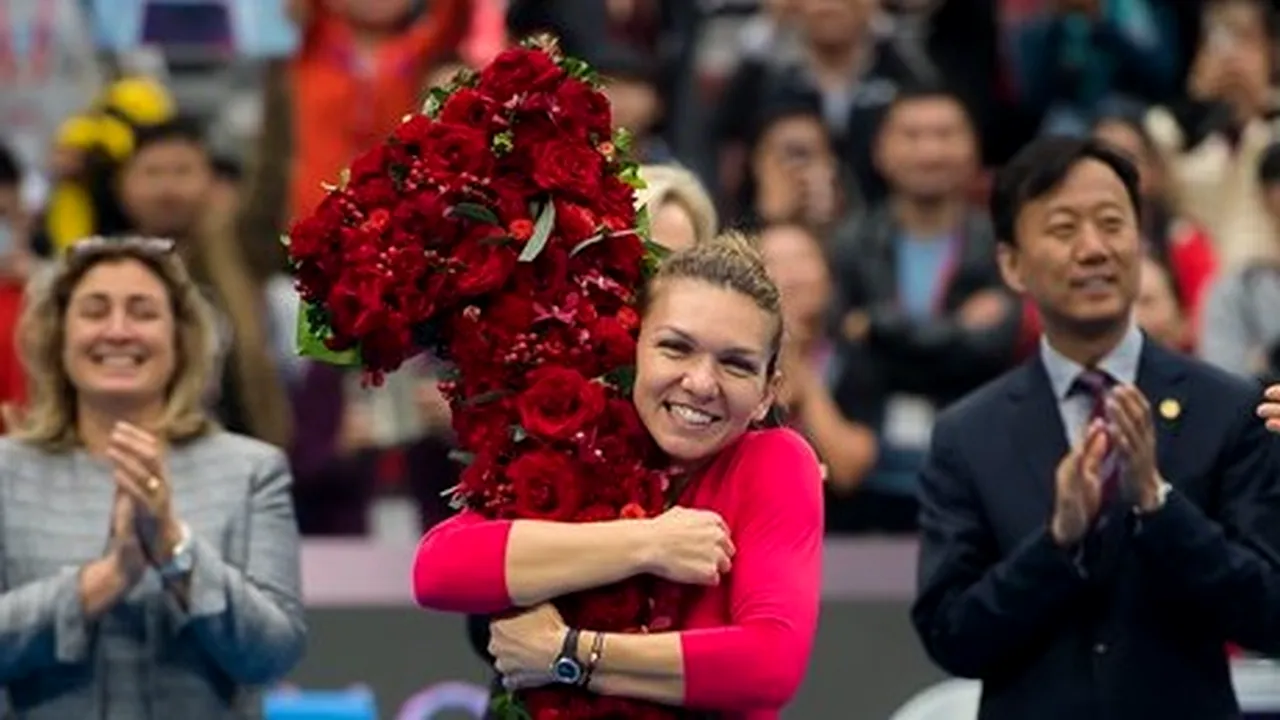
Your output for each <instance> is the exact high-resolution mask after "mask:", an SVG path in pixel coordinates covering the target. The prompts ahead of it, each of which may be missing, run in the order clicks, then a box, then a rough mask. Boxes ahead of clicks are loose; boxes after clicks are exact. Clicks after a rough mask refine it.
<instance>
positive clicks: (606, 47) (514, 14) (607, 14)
mask: <svg viewBox="0 0 1280 720" xmlns="http://www.w3.org/2000/svg"><path fill="white" fill-rule="evenodd" d="M506 4H507V28H508V31H509V32H510V35H511V37H512V38H513V39H516V40H520V39H523V38H526V37H528V36H529V35H532V34H535V33H538V32H550V33H551V34H553V35H555V36H556V37H557V38H558V39H559V41H560V46H561V48H562V49H563V50H564V51H565V52H566V53H568V54H570V55H573V56H576V57H580V58H582V59H583V60H586V61H587V62H590V63H592V64H593V65H595V66H597V68H598V69H600V68H604V67H606V66H608V65H610V64H613V63H615V62H617V61H616V60H614V59H611V58H617V57H619V56H632V57H634V58H637V59H638V61H639V62H640V63H642V64H643V66H644V67H645V72H644V77H645V79H646V83H645V84H648V85H651V86H652V87H653V88H655V89H656V90H657V96H658V98H659V100H660V102H661V105H662V106H663V107H662V112H661V117H660V122H657V123H656V124H655V125H654V126H653V127H652V128H650V131H651V132H650V134H651V135H652V136H653V137H654V138H655V139H660V140H661V142H662V145H663V146H665V147H667V148H669V149H670V152H671V153H673V154H674V156H676V157H678V158H680V160H681V162H683V163H684V164H685V165H687V166H689V167H691V168H694V169H695V171H696V172H697V174H698V175H699V176H707V175H708V173H709V171H710V166H711V165H712V163H713V159H712V158H711V157H710V153H709V150H708V148H707V144H706V141H705V137H704V136H703V121H702V113H703V108H702V106H701V103H700V102H699V96H698V94H697V93H698V87H697V77H696V74H695V73H694V72H693V60H694V54H695V49H696V45H697V42H698V39H699V30H700V27H701V21H702V10H701V9H700V7H699V3H697V2H690V0H507V3H506ZM606 74H607V73H606ZM620 124H622V125H623V126H624V127H627V128H628V129H631V130H637V128H635V127H633V126H632V125H629V124H627V122H625V121H624V122H621V123H620ZM647 161H649V162H665V158H661V157H650V158H648V159H647Z"/></svg>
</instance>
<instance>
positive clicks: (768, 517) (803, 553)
mask: <svg viewBox="0 0 1280 720" xmlns="http://www.w3.org/2000/svg"><path fill="white" fill-rule="evenodd" d="M755 445H756V447H754V448H752V453H751V454H752V456H751V457H746V458H743V460H742V462H741V463H740V464H739V465H738V466H737V467H738V472H737V474H736V475H735V476H734V477H733V479H732V481H733V482H735V483H744V484H745V485H746V487H743V488H742V490H741V493H740V498H741V501H742V505H741V507H740V511H739V513H740V514H739V515H738V517H737V518H736V520H737V521H738V523H739V524H738V525H737V527H736V532H735V537H734V540H735V542H736V544H737V548H738V553H737V555H736V556H735V558H734V569H733V572H732V574H731V575H730V576H729V578H728V581H729V583H730V590H729V601H730V615H731V617H732V619H733V624H732V625H729V626H726V627H719V628H707V629H698V630H685V631H682V632H670V633H654V634H649V635H631V634H616V633H606V634H605V638H604V646H603V652H602V654H601V656H600V660H599V663H598V665H597V666H596V670H595V672H594V673H593V676H592V677H593V679H592V682H591V688H592V690H594V691H596V692H599V693H601V694H606V695H622V696H626V697H632V698H638V699H646V700H653V701H657V702H662V703H668V704H672V705H684V706H687V707H691V708H702V709H708V710H718V711H741V710H749V709H766V708H767V709H776V708H779V707H782V706H783V705H785V704H786V703H787V702H788V701H789V700H790V699H791V697H792V696H793V695H794V694H795V692H796V690H797V689H798V688H799V686H800V682H801V680H802V679H803V678H804V674H805V670H806V668H807V667H808V661H809V653H810V651H811V649H812V647H813V638H814V634H815V633H816V632H817V624H818V604H819V596H820V593H821V576H822V479H821V474H820V470H819V466H818V462H817V458H816V457H814V455H813V451H812V450H811V449H810V448H809V447H808V446H807V445H806V444H805V442H804V440H803V439H801V438H800V437H799V436H798V435H796V434H794V433H791V432H785V431H775V432H771V433H769V434H768V435H762V436H760V438H759V439H758V440H756V441H755ZM594 635H595V634H594V633H584V634H583V637H582V638H581V640H580V641H579V648H580V651H581V652H580V654H579V657H580V658H586V657H587V653H589V651H590V648H591V643H593V642H594Z"/></svg>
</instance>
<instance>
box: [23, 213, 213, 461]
mask: <svg viewBox="0 0 1280 720" xmlns="http://www.w3.org/2000/svg"><path fill="white" fill-rule="evenodd" d="M172 247H173V243H172V241H169V240H163V239H159V238H138V237H124V238H97V237H95V238H89V239H87V240H82V241H80V242H79V243H77V244H76V245H74V246H72V247H71V248H70V249H69V251H68V252H67V253H66V254H65V255H64V256H63V258H62V259H61V260H60V261H59V263H58V266H57V267H56V269H55V270H54V272H53V275H52V277H48V278H40V279H37V280H35V281H33V282H32V284H31V286H30V288H29V292H28V298H27V302H26V305H25V307H24V308H23V311H22V316H21V318H20V319H19V320H18V329H17V342H18V355H19V358H20V360H21V362H22V365H23V368H24V369H25V371H26V373H27V380H28V383H29V385H30V394H29V397H30V402H29V405H28V407H27V409H26V410H25V411H23V412H21V413H11V417H10V418H7V419H6V425H7V426H8V427H10V428H11V430H10V434H11V435H13V436H14V437H16V438H18V439H19V440H24V441H26V442H29V443H32V444H35V445H38V446H41V447H44V448H45V449H48V450H55V451H57V450H66V449H70V448H72V447H74V446H75V445H77V444H78V443H79V442H80V438H79V437H78V436H77V433H76V413H77V409H76V408H77V405H76V388H75V386H73V385H72V384H71V378H70V377H68V375H67V370H66V367H65V366H64V364H63V360H62V353H63V344H64V343H65V341H66V318H67V308H68V305H69V304H70V302H71V296H72V294H73V293H74V292H75V289H76V287H77V286H78V285H79V284H80V281H81V280H82V279H83V278H84V276H85V275H86V274H87V273H88V272H89V271H90V270H91V269H93V268H95V267H97V266H98V265H102V264H104V263H120V262H126V261H134V262H138V263H140V264H142V265H143V266H144V267H146V268H147V269H148V270H150V271H151V272H152V273H153V274H154V275H155V276H156V277H157V278H159V279H160V281H161V283H163V284H164V287H165V291H166V292H167V293H168V295H169V305H170V308H171V309H172V312H173V318H174V335H175V337H174V343H175V349H176V356H177V362H176V365H175V368H174V374H173V378H172V379H171V380H170V383H169V388H168V395H167V397H166V399H165V407H164V412H163V414H162V415H161V419H160V426H159V427H158V428H157V432H159V433H160V434H161V435H162V436H163V437H165V438H166V439H168V440H169V441H170V442H174V443H177V442H182V441H185V440H190V439H192V438H194V437H197V436H199V435H202V434H204V433H206V432H209V431H210V430H211V429H213V427H214V423H213V421H212V419H211V418H210V417H209V415H208V413H207V412H206V409H205V405H204V400H205V392H206V390H207V389H208V387H209V382H210V379H211V376H212V373H213V352H214V343H215V330H214V320H213V311H212V309H211V308H210V307H209V304H208V303H207V302H206V301H205V299H204V297H203V296H202V295H201V293H200V291H199V289H198V288H197V287H196V285H195V283H194V282H192V280H191V277H190V276H189V275H188V274H187V270H186V268H185V267H184V266H183V264H182V261H181V260H180V259H179V258H178V256H177V255H176V254H175V253H174V252H173V251H172Z"/></svg>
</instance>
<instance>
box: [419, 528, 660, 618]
mask: <svg viewBox="0 0 1280 720" xmlns="http://www.w3.org/2000/svg"><path fill="white" fill-rule="evenodd" d="M648 527H649V526H648V525H647V524H646V521H644V520H614V521H611V522H599V523H581V524H570V523H555V522H542V521H537V520H514V521H513V520H486V519H484V518H482V517H481V516H480V515H478V514H476V513H473V512H463V513H462V514H460V515H457V516H455V517H453V518H450V519H449V520H446V521H445V522H443V523H441V524H439V525H437V526H436V527H434V528H432V529H431V531H430V532H428V533H427V534H426V536H425V537H423V538H422V542H421V544H419V545H418V553H417V555H416V556H415V557H414V560H413V597H414V600H415V601H417V603H418V604H419V605H421V606H423V607H427V608H432V609H434V610H444V611H450V612H470V613H494V612H501V611H503V610H508V609H510V608H511V607H513V606H514V607H529V606H532V605H537V604H538V603H540V602H543V601H545V600H549V599H551V598H554V597H559V596H561V595H566V594H568V593H571V592H577V591H579V590H585V589H588V588H595V587H600V586H602V585H608V584H610V583H614V582H618V581H619V580H624V579H626V578H629V577H633V576H635V575H639V574H641V573H644V572H646V571H647V569H648V568H649V567H650V564H651V560H652V559H653V558H654V557H655V553H656V552H657V550H656V541H657V540H659V538H656V537H653V536H652V534H650V533H647V532H646V530H648Z"/></svg>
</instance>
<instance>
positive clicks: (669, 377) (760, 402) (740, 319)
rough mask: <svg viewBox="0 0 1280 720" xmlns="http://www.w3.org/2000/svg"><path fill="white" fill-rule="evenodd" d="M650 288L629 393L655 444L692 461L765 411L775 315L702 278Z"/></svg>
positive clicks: (773, 351) (702, 457)
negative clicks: (634, 378) (631, 392)
mask: <svg viewBox="0 0 1280 720" xmlns="http://www.w3.org/2000/svg"><path fill="white" fill-rule="evenodd" d="M652 293H653V294H652V296H651V299H650V302H649V305H648V308H647V311H646V312H645V315H644V321H643V324H642V325H641V331H640V342H639V348H638V352H637V357H636V382H635V388H634V390H633V399H634V400H635V405H636V410H637V411H638V412H639V414H640V419H641V420H642V421H643V422H644V424H645V427H647V428H648V430H649V433H650V434H651V435H652V436H653V438H654V440H655V441H657V443H658V446H659V447H661V448H662V449H663V451H665V452H666V453H667V454H668V455H669V456H671V458H672V459H674V460H676V461H677V462H680V463H682V464H692V463H697V462H699V461H701V460H705V459H707V458H710V457H711V456H713V455H714V454H715V453H716V452H718V451H719V450H720V449H721V448H723V447H725V446H726V445H728V444H729V443H731V442H733V441H734V440H736V439H737V438H738V437H739V436H741V435H742V434H743V433H744V432H746V430H747V428H748V427H749V426H750V425H751V423H752V422H757V421H760V420H762V419H763V418H764V416H765V414H766V413H767V412H768V409H769V406H770V404H771V403H772V402H773V394H774V393H773V385H772V382H771V381H772V374H773V368H774V364H775V363H774V360H775V356H776V354H777V348H776V344H777V337H778V330H779V328H778V323H779V320H778V318H777V317H775V316H773V315H771V314H770V313H769V312H767V311H766V310H764V309H762V308H760V307H759V305H757V304H756V302H755V301H753V300H752V299H751V297H749V296H747V295H745V294H743V293H740V292H737V291H736V290H732V289H729V288H724V287H719V286H717V285H714V284H711V283H708V282H706V281H703V280H697V279H687V278H664V279H662V280H660V281H658V282H657V283H656V284H655V286H654V287H653V288H652Z"/></svg>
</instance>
